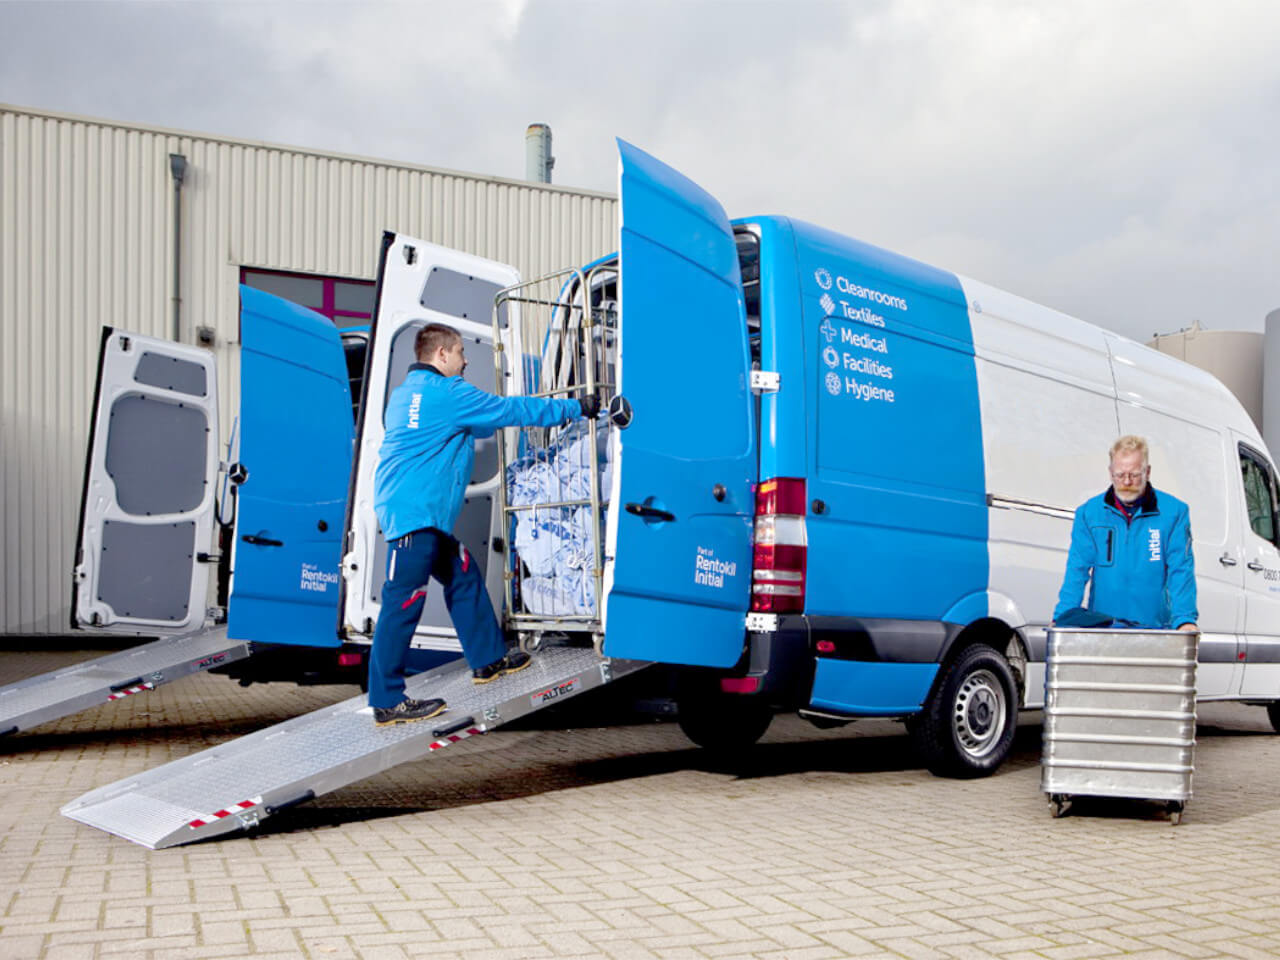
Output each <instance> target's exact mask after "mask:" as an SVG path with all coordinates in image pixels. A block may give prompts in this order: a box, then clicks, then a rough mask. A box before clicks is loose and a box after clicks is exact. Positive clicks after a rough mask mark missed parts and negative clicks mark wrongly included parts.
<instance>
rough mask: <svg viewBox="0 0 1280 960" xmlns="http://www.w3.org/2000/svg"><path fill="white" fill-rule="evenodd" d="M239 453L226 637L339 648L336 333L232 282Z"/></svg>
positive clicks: (350, 431) (348, 435)
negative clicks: (236, 302)
mask: <svg viewBox="0 0 1280 960" xmlns="http://www.w3.org/2000/svg"><path fill="white" fill-rule="evenodd" d="M240 344H241V349H240V452H239V457H238V459H239V463H238V468H237V469H236V470H235V471H234V472H233V476H234V479H236V480H237V481H238V486H237V496H236V501H237V506H236V511H237V513H236V539H235V548H234V549H235V552H234V563H233V567H232V569H233V571H234V575H233V580H232V585H231V598H230V601H229V603H228V610H227V635H228V636H229V637H231V638H233V639H239V640H253V641H256V642H258V643H294V644H302V645H306V646H314V647H328V646H332V647H336V646H339V645H340V643H341V640H340V639H339V637H338V582H339V575H338V568H339V563H340V561H341V559H342V521H343V518H344V515H345V505H346V497H347V484H348V481H349V479H350V475H351V442H352V438H353V437H354V425H353V422H352V415H351V392H350V388H349V386H348V376H347V361H346V356H345V352H344V349H343V345H342V339H341V336H340V334H339V331H338V329H337V328H336V327H334V325H333V323H332V322H331V321H330V320H329V319H327V318H326V317H324V316H322V315H321V314H318V313H315V312H314V311H312V310H308V309H306V308H305V307H300V306H298V305H297V304H294V303H290V302H289V301H287V300H282V299H281V298H279V297H276V296H272V295H271V294H269V293H264V292H263V291H261V290H255V289H253V288H252V287H246V286H241V287H240Z"/></svg>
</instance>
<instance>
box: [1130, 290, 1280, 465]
mask: <svg viewBox="0 0 1280 960" xmlns="http://www.w3.org/2000/svg"><path fill="white" fill-rule="evenodd" d="M1272 318H1275V325H1276V326H1277V331H1276V337H1277V340H1276V352H1277V353H1278V354H1280V310H1276V311H1273V312H1272V313H1271V314H1270V315H1269V316H1268V317H1267V327H1268V330H1270V328H1271V326H1272ZM1268 336H1269V335H1268ZM1147 346H1149V347H1154V348H1155V349H1157V350H1159V351H1160V352H1161V353H1167V354H1169V355H1170V356H1173V357H1177V358H1178V359H1179V360H1185V361H1186V362H1187V363H1190V364H1193V365H1194V366H1197V367H1199V368H1200V369H1201V370H1207V371H1208V372H1209V373H1211V374H1213V375H1214V376H1215V377H1217V378H1218V379H1219V380H1221V381H1222V382H1223V383H1224V384H1226V386H1227V389H1229V390H1230V391H1231V392H1232V393H1234V394H1235V395H1236V397H1237V399H1239V401H1240V403H1241V404H1242V405H1243V406H1244V408H1245V410H1247V411H1248V412H1249V416H1250V417H1252V418H1253V422H1254V424H1255V425H1256V426H1257V427H1258V430H1259V431H1262V430H1263V425H1262V424H1263V419H1264V417H1263V411H1264V406H1263V396H1262V390H1263V388H1262V381H1263V377H1262V367H1263V334H1261V333H1251V332H1249V331H1246V330H1202V329H1200V321H1198V320H1197V321H1196V322H1195V323H1193V324H1192V325H1191V326H1190V327H1188V328H1187V329H1185V330H1179V331H1178V332H1177V333H1158V334H1156V336H1155V339H1153V340H1152V341H1151V342H1149V343H1148V344H1147ZM1277 362H1280V358H1278V359H1277ZM1270 369H1273V370H1278V371H1280V367H1277V366H1274V365H1272V366H1271V367H1270ZM1275 390H1276V392H1277V393H1280V385H1277V387H1276V388H1275ZM1274 402H1275V403H1276V404H1277V405H1278V406H1280V396H1276V397H1275V398H1274ZM1272 422H1273V423H1274V424H1275V425H1276V428H1277V429H1280V412H1278V413H1277V414H1276V416H1275V417H1273V418H1272ZM1263 438H1264V439H1266V440H1267V445H1268V446H1269V447H1270V448H1271V449H1272V450H1273V451H1274V450H1276V449H1277V448H1276V447H1275V446H1274V445H1273V444H1272V441H1271V439H1270V438H1269V437H1267V435H1266V433H1265V432H1264V433H1263Z"/></svg>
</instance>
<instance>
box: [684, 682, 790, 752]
mask: <svg viewBox="0 0 1280 960" xmlns="http://www.w3.org/2000/svg"><path fill="white" fill-rule="evenodd" d="M676 722H677V723H679V724H680V729H681V730H682V731H683V732H684V735H685V736H686V737H688V738H689V739H690V740H692V741H693V742H694V743H696V744H697V745H698V746H700V747H702V748H704V749H706V750H710V751H712V752H714V753H735V752H738V751H742V750H746V749H747V748H748V747H750V746H751V745H752V744H754V743H755V742H756V741H757V740H759V739H760V738H761V737H763V736H764V732H765V731H766V730H768V729H769V724H770V723H772V722H773V709H772V708H771V707H770V706H769V705H768V704H767V703H764V702H762V701H761V700H759V699H758V698H756V697H753V696H749V695H745V694H726V693H720V692H719V691H716V692H714V693H704V695H702V696H696V695H689V696H681V697H680V698H679V699H678V700H677V701H676Z"/></svg>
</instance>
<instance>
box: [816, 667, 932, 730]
mask: <svg viewBox="0 0 1280 960" xmlns="http://www.w3.org/2000/svg"><path fill="white" fill-rule="evenodd" d="M937 673H938V665H937V664H936V663H874V662H870V661H866V660H825V659H819V660H818V662H817V669H816V670H815V672H814V677H813V695H812V697H811V699H810V704H811V705H812V706H813V707H814V708H815V709H817V710H830V711H832V712H834V713H845V714H851V715H855V716H865V717H897V716H902V715H903V714H908V713H915V712H917V711H918V710H919V709H920V705H921V704H923V703H924V698H925V697H927V696H928V695H929V688H930V687H932V686H933V678H934V677H935V676H936V675H937Z"/></svg>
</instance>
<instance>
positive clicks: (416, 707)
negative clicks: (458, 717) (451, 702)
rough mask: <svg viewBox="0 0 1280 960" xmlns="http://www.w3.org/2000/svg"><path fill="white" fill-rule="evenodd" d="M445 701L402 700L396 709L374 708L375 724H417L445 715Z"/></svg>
mask: <svg viewBox="0 0 1280 960" xmlns="http://www.w3.org/2000/svg"><path fill="white" fill-rule="evenodd" d="M444 708H445V702H444V701H443V700H434V699H433V700H401V701H400V702H399V703H397V704H396V705H395V706H394V707H374V708H373V722H374V723H375V724H376V725H378V726H379V727H391V726H394V725H395V724H397V723H417V722H418V721H419V720H429V719H431V718H432V717H436V716H439V715H440V714H442V713H444Z"/></svg>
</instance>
